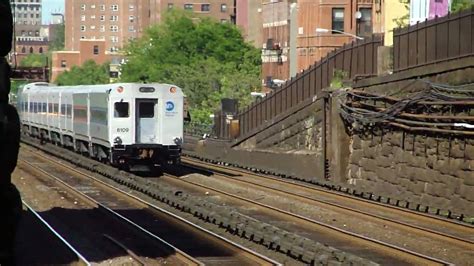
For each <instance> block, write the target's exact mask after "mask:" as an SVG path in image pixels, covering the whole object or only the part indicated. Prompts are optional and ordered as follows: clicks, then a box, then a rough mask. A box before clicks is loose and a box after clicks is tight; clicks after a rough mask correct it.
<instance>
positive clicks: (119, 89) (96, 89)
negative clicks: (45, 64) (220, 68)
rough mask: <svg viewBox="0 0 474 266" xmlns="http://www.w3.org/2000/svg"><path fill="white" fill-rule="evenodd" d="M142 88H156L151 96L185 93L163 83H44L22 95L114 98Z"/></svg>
mask: <svg viewBox="0 0 474 266" xmlns="http://www.w3.org/2000/svg"><path fill="white" fill-rule="evenodd" d="M140 88H154V89H155V90H154V91H153V92H148V93H151V94H157V93H158V94H162V93H165V92H167V91H170V90H171V89H172V88H174V89H173V90H174V92H173V94H174V95H176V96H182V95H183V92H182V90H181V88H179V87H178V86H175V85H171V84H163V83H148V84H142V83H113V84H104V85H78V86H57V85H55V84H48V83H44V82H38V83H30V84H26V85H25V86H24V87H23V90H22V93H36V92H44V91H45V90H47V91H48V92H62V91H67V92H70V93H106V92H110V94H111V95H114V96H131V95H133V94H134V93H136V92H139V89H140Z"/></svg>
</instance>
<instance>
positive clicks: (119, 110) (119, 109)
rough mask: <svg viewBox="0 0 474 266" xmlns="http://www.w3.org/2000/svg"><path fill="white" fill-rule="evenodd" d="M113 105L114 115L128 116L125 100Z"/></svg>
mask: <svg viewBox="0 0 474 266" xmlns="http://www.w3.org/2000/svg"><path fill="white" fill-rule="evenodd" d="M114 107H115V111H114V117H128V109H129V108H128V103H127V102H117V103H115V104H114Z"/></svg>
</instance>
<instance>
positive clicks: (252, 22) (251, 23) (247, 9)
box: [235, 0, 263, 48]
mask: <svg viewBox="0 0 474 266" xmlns="http://www.w3.org/2000/svg"><path fill="white" fill-rule="evenodd" d="M235 9H236V14H235V16H236V22H235V24H236V25H237V26H239V27H240V28H241V29H242V34H243V36H244V38H245V40H246V41H248V42H250V43H252V44H253V45H254V46H255V47H258V48H261V44H262V37H263V36H262V27H261V26H256V25H262V23H263V22H262V19H263V18H262V1H254V0H236V8H235Z"/></svg>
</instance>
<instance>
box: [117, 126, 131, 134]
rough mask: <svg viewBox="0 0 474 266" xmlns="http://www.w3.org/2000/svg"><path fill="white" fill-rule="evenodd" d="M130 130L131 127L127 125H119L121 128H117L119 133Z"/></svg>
mask: <svg viewBox="0 0 474 266" xmlns="http://www.w3.org/2000/svg"><path fill="white" fill-rule="evenodd" d="M128 131H129V129H128V128H126V127H119V128H117V132H118V133H127V132H128Z"/></svg>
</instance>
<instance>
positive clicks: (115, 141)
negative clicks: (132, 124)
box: [114, 137, 122, 145]
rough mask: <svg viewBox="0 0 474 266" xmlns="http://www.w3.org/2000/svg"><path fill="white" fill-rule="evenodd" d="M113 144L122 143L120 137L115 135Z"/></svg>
mask: <svg viewBox="0 0 474 266" xmlns="http://www.w3.org/2000/svg"><path fill="white" fill-rule="evenodd" d="M114 144H116V145H122V139H121V138H120V137H116V138H115V139H114Z"/></svg>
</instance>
